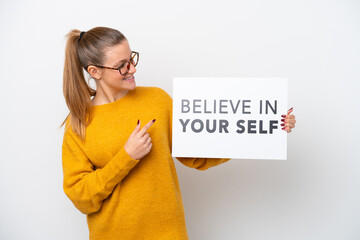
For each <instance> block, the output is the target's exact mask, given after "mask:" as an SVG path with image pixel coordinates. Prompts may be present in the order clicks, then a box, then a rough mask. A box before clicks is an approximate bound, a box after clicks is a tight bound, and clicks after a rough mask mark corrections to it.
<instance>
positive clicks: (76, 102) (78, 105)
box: [60, 27, 126, 140]
mask: <svg viewBox="0 0 360 240" xmlns="http://www.w3.org/2000/svg"><path fill="white" fill-rule="evenodd" d="M80 33H81V32H80V31H79V30H77V29H74V30H71V31H70V32H69V33H68V34H67V35H66V37H67V42H66V47H65V64H64V74H63V94H64V97H65V101H66V105H67V106H68V108H69V111H70V112H69V114H68V115H67V117H66V118H65V120H64V121H63V123H62V124H61V125H60V127H62V126H63V125H64V124H65V123H66V121H67V120H68V118H70V124H66V125H65V131H66V130H67V128H68V127H70V126H71V128H72V129H73V130H74V132H75V133H76V134H77V135H78V136H79V137H80V139H81V140H85V130H86V127H87V126H88V125H89V124H90V122H91V96H95V94H96V90H94V89H92V88H91V87H90V86H89V85H88V84H87V83H86V81H85V77H84V72H83V69H85V70H87V67H88V66H90V65H102V64H103V63H104V61H105V49H106V48H109V47H112V46H114V45H117V44H119V43H121V42H122V41H123V40H125V39H126V37H125V36H124V35H123V34H122V33H121V32H120V31H118V30H116V29H112V28H107V27H95V28H93V29H91V30H89V31H87V32H85V33H83V34H82V37H81V38H80ZM79 39H80V40H79Z"/></svg>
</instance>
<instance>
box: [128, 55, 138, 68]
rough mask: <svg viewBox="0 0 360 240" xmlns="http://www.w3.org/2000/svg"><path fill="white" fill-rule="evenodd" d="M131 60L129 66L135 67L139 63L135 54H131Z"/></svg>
mask: <svg viewBox="0 0 360 240" xmlns="http://www.w3.org/2000/svg"><path fill="white" fill-rule="evenodd" d="M131 59H132V60H130V61H131V64H132V65H134V66H136V65H137V64H138V61H139V55H138V54H137V53H133V54H132V55H131Z"/></svg>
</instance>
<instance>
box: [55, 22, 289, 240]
mask: <svg viewBox="0 0 360 240" xmlns="http://www.w3.org/2000/svg"><path fill="white" fill-rule="evenodd" d="M67 37H68V40H67V44H66V51H65V66H64V96H65V100H66V104H67V106H68V108H69V110H70V113H69V115H68V117H67V118H66V119H65V121H64V122H63V124H64V123H65V131H64V138H63V145H62V163H63V173H64V185H63V187H64V192H65V193H66V195H67V196H68V197H69V199H70V200H71V201H72V202H73V204H74V205H75V207H76V208H78V209H79V210H80V211H81V212H82V213H84V214H86V215H87V223H88V227H89V235H90V239H122V240H127V239H147V240H148V239H188V236H187V231H186V226H185V217H184V209H183V204H182V199H181V192H180V188H179V183H178V178H177V174H176V170H175V166H174V162H173V159H172V157H171V145H172V142H171V141H172V135H171V134H172V131H171V130H172V98H171V97H170V96H169V95H168V94H167V93H166V92H165V91H164V90H162V89H161V88H158V87H140V86H136V84H135V77H134V74H135V72H136V68H135V66H136V65H137V63H138V59H139V54H138V53H137V52H134V51H131V49H130V46H129V43H128V41H127V39H126V38H125V36H124V35H123V34H122V33H120V32H119V31H117V30H115V29H111V28H105V27H96V28H93V29H91V30H90V31H88V32H80V31H78V30H72V31H70V32H69V34H68V35H67ZM83 69H85V70H86V71H87V72H88V73H89V74H90V76H91V77H92V78H93V79H94V80H95V82H96V91H95V90H94V89H91V88H90V87H89V85H88V84H87V83H86V81H85V78H84V74H83ZM91 96H94V97H93V99H92V100H91ZM289 113H290V112H289ZM284 117H285V118H284V119H285V120H284V121H285V123H284V124H285V126H284V127H285V128H284V130H286V131H288V132H290V131H291V128H293V127H294V123H295V119H294V116H293V115H289V114H288V115H286V116H285V115H284ZM155 121H156V122H155ZM143 122H145V123H146V124H145V125H144V126H142V127H141V125H143V124H142V123H143ZM63 124H62V125H63ZM85 133H86V134H85ZM152 143H154V144H152ZM177 159H178V160H179V161H180V162H181V163H183V164H184V165H186V166H188V167H191V168H195V169H198V170H206V169H208V168H210V167H213V166H216V165H219V164H222V163H225V162H227V161H229V160H230V159H229V158H221V159H215V158H180V157H178V158H177Z"/></svg>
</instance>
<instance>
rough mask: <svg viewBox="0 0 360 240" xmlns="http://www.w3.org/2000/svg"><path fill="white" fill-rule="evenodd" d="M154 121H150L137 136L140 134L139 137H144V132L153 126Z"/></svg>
mask: <svg viewBox="0 0 360 240" xmlns="http://www.w3.org/2000/svg"><path fill="white" fill-rule="evenodd" d="M155 120H156V119H153V120H151V121H150V122H148V123H147V124H146V125H145V126H144V127H143V128H142V129H141V130H140V131H139V132H138V134H140V136H141V137H142V136H144V134H145V133H146V131H147V130H148V129H149V128H150V127H151V126H152V125H153V124H154V122H155Z"/></svg>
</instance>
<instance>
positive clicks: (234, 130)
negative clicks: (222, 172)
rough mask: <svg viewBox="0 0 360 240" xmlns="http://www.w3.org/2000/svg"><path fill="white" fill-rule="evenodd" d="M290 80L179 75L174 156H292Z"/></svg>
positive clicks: (175, 84) (175, 82) (175, 95)
mask: <svg viewBox="0 0 360 240" xmlns="http://www.w3.org/2000/svg"><path fill="white" fill-rule="evenodd" d="M287 82H288V80H287V78H174V79H173V135H172V136H173V139H172V143H173V144H172V156H173V157H203V158H237V159H273V160H286V159H287V132H286V131H284V130H282V129H281V128H282V126H281V123H283V122H282V121H281V119H282V117H281V115H282V114H286V113H287V110H288V109H287V84H288V83H287Z"/></svg>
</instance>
